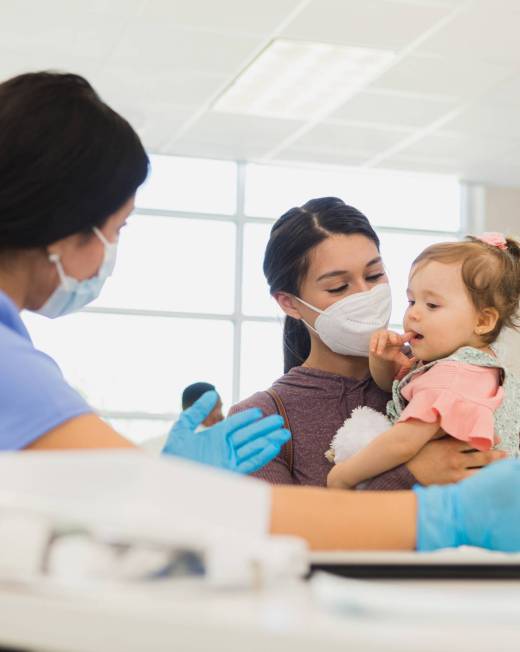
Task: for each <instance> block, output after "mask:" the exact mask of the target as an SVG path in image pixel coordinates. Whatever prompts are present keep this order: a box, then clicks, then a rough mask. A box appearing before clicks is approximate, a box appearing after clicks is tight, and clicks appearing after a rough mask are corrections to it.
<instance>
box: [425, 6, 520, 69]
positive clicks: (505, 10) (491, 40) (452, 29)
mask: <svg viewBox="0 0 520 652" xmlns="http://www.w3.org/2000/svg"><path fill="white" fill-rule="evenodd" d="M519 24H520V3H518V1H517V0H515V1H514V2H511V1H510V0H493V1H491V2H490V0H478V1H477V2H474V3H472V4H470V5H468V7H467V8H466V10H465V11H463V12H461V13H460V14H459V15H458V16H456V17H455V18H454V19H453V21H450V22H449V23H447V24H446V25H445V26H444V27H442V28H441V29H440V30H439V31H438V32H436V33H435V34H433V35H432V36H431V37H430V38H428V39H426V40H425V41H424V42H423V43H422V44H421V47H420V50H419V51H421V52H429V53H436V54H441V55H444V56H448V57H460V56H463V57H467V58H472V59H475V58H476V59H478V60H484V61H488V62H494V63H506V64H507V63H520V39H519V38H518V26H519ZM490 26H492V28H491V29H490Z"/></svg>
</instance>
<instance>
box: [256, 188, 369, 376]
mask: <svg viewBox="0 0 520 652" xmlns="http://www.w3.org/2000/svg"><path fill="white" fill-rule="evenodd" d="M353 233H360V234H362V235H365V236H366V237H367V238H369V239H370V240H372V241H373V242H375V244H376V246H377V248H378V249H379V239H378V237H377V235H376V233H375V231H374V229H373V228H372V227H371V225H370V222H369V221H368V220H367V218H366V217H365V216H364V215H363V214H362V213H360V212H359V211H358V210H357V209H356V208H353V207H352V206H347V204H345V202H343V201H342V200H341V199H338V198H337V197H320V198H318V199H311V200H310V201H308V202H307V203H306V204H304V205H303V206H301V207H297V208H291V210H289V211H287V213H284V214H283V215H282V216H281V217H280V218H279V219H278V220H277V221H276V222H275V224H274V226H273V228H272V229H271V237H270V238H269V242H268V243H267V248H266V250H265V257H264V274H265V277H266V279H267V283H268V285H269V289H270V292H271V294H272V295H274V294H276V293H277V292H287V293H288V294H292V295H294V296H298V295H299V292H300V286H301V284H302V282H303V280H304V278H305V275H306V274H307V271H308V268H309V254H310V252H311V251H312V249H314V247H316V246H317V245H318V244H319V243H320V242H322V241H323V240H325V239H326V238H328V237H329V236H331V235H334V234H343V235H351V234H353ZM310 350H311V340H310V336H309V332H308V331H307V328H306V326H305V324H304V323H303V322H302V321H301V320H300V319H294V318H293V317H286V318H285V325H284V338H283V354H284V373H287V372H288V371H289V370H290V369H292V368H293V367H296V366H299V365H301V364H302V363H303V362H305V360H306V359H307V357H308V356H309V353H310Z"/></svg>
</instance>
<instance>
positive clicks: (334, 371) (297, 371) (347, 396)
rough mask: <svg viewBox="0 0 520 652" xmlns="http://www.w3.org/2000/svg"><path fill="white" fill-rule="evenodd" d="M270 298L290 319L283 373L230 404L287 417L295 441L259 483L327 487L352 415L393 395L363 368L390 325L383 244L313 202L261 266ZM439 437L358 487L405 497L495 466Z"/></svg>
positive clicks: (283, 223)
mask: <svg viewBox="0 0 520 652" xmlns="http://www.w3.org/2000/svg"><path fill="white" fill-rule="evenodd" d="M264 274H265V277H266V279H267V282H268V284H269V288H270V292H271V295H272V296H273V297H274V299H275V300H276V301H277V302H278V304H279V305H280V307H281V308H282V310H283V311H284V312H285V313H286V315H287V316H286V319H285V327H284V372H285V375H284V376H282V377H281V378H280V379H278V380H277V381H275V383H274V384H273V386H272V388H271V389H270V390H268V391H262V392H257V393H256V394H254V395H253V396H251V397H250V398H248V399H246V400H244V401H242V402H241V403H239V404H238V405H235V406H234V407H233V408H232V409H231V413H236V412H240V411H242V410H245V409H246V408H251V407H258V408H260V409H261V410H262V412H263V413H264V414H276V412H280V413H283V412H285V413H286V416H287V420H288V422H289V425H290V429H291V432H292V442H290V443H289V444H287V445H286V446H285V447H284V449H283V450H282V452H281V453H280V454H279V455H278V456H277V457H276V458H275V459H274V460H273V461H272V462H271V463H270V464H268V465H266V466H265V467H264V468H262V469H261V470H260V471H259V472H258V473H257V474H256V475H257V477H260V478H263V479H265V480H268V481H269V482H271V483H273V484H300V485H317V486H324V485H325V484H326V478H327V474H328V472H329V471H330V469H331V463H330V462H329V461H328V460H327V459H326V458H325V455H324V454H325V451H327V449H328V448H329V445H330V441H331V438H332V436H333V435H334V434H335V433H336V431H337V430H338V428H339V427H340V426H341V425H342V424H343V422H344V420H345V418H346V417H348V416H349V415H350V414H351V412H352V410H354V409H355V408H356V407H359V406H362V405H367V406H370V407H372V408H374V409H376V410H379V411H384V409H385V405H386V402H387V400H388V399H389V395H388V394H387V393H386V392H384V391H383V390H381V389H379V387H377V385H376V384H375V382H374V381H373V380H372V378H371V377H370V374H369V370H368V357H367V356H368V342H369V336H370V333H371V332H373V331H374V330H376V329H378V328H383V327H385V326H386V322H387V321H388V319H389V318H390V294H389V286H388V278H387V275H386V272H385V268H384V265H383V260H382V258H381V255H380V251H379V238H378V237H377V234H376V233H375V231H374V229H373V228H372V226H371V225H370V223H369V221H368V219H367V218H366V217H365V216H364V215H363V214H362V213H360V212H359V211H358V210H356V209H355V208H353V207H352V206H347V205H346V204H345V203H344V202H343V201H342V200H341V199H338V198H336V197H323V198H320V199H312V200H310V201H308V202H307V203H306V204H304V205H303V206H301V207H299V208H292V209H291V210H289V211H288V212H287V213H285V214H284V215H282V217H280V218H279V219H278V221H277V222H276V223H275V224H274V226H273V228H272V230H271V237H270V239H269V242H268V244H267V249H266V252H265V258H264ZM501 457H502V454H501V453H499V452H497V451H489V452H485V453H484V452H477V451H471V450H469V449H468V446H467V445H466V444H464V443H462V442H460V441H457V440H455V439H452V438H451V437H445V438H443V439H440V440H436V441H432V442H431V443H429V444H427V445H426V446H425V447H424V448H423V449H422V450H421V452H420V453H418V455H417V456H416V457H415V458H414V459H413V460H411V461H410V462H409V463H408V464H407V465H406V466H400V467H397V468H395V469H393V470H392V471H389V472H387V473H385V474H382V475H381V476H378V477H377V478H373V479H372V480H371V481H370V482H368V483H364V485H363V488H364V489H373V490H385V489H406V488H410V487H411V486H413V485H414V484H415V483H416V482H417V481H418V482H419V483H421V484H424V485H428V484H434V483H435V484H444V483H448V482H457V481H459V480H461V479H462V478H464V477H466V476H467V475H469V473H470V469H471V468H475V467H481V466H485V465H487V464H489V463H490V462H492V461H495V460H497V459H500V458H501Z"/></svg>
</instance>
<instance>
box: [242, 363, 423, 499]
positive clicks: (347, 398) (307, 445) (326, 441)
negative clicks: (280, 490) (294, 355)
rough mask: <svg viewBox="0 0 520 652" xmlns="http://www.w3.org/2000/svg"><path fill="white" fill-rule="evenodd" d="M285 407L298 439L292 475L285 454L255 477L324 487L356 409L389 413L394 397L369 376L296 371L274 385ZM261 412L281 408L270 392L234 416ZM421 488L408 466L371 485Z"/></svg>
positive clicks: (365, 485)
mask: <svg viewBox="0 0 520 652" xmlns="http://www.w3.org/2000/svg"><path fill="white" fill-rule="evenodd" d="M273 389H274V390H276V392H277V393H278V395H279V396H280V398H281V399H282V401H283V404H284V407H285V410H286V412H287V416H288V418H289V423H290V426H291V432H292V439H293V472H292V474H291V472H290V469H289V465H288V461H287V458H286V456H285V455H284V454H283V452H282V453H281V454H280V455H278V456H277V457H275V459H274V460H273V461H272V462H270V463H269V464H267V465H266V466H264V468H263V469H260V471H258V472H257V473H255V474H254V475H255V476H256V477H257V478H262V479H264V480H267V481H268V482H271V483H272V484H299V485H315V486H320V487H322V486H325V485H326V484H327V475H328V473H329V471H330V470H331V468H332V464H331V463H330V462H328V461H327V459H326V458H325V452H326V451H327V450H328V449H329V448H330V442H331V440H332V437H333V436H334V435H335V434H336V432H337V430H338V428H340V427H341V426H342V425H343V423H344V421H345V419H346V418H347V417H348V416H350V414H351V413H352V410H354V408H356V407H359V406H361V405H367V406H368V407H371V408H373V409H374V410H378V411H379V412H383V413H384V412H385V407H386V403H387V401H388V400H389V398H390V395H389V394H387V393H386V392H384V391H383V390H381V389H380V388H379V387H378V386H377V385H376V383H375V382H374V381H373V380H372V378H371V377H370V376H367V377H365V378H363V379H362V380H358V379H356V378H345V377H344V376H339V375H337V374H331V373H328V372H326V371H320V370H318V369H310V368H308V367H294V368H293V369H291V370H290V371H289V372H288V373H287V374H285V376H282V377H281V378H280V379H279V380H277V381H276V382H275V383H274V384H273ZM252 407H258V408H260V409H261V410H262V412H263V413H264V415H266V416H267V415H269V414H276V413H277V409H276V404H275V402H274V400H273V398H272V397H271V396H270V395H269V394H268V393H267V392H265V391H264V392H257V393H256V394H253V396H251V397H249V398H247V399H245V400H244V401H241V402H240V403H237V405H234V406H233V407H232V408H231V410H230V414H235V413H236V412H242V411H243V410H246V409H248V408H252ZM415 483H416V480H415V478H414V476H413V475H412V474H411V473H410V471H408V469H407V468H406V466H398V467H396V468H395V469H393V470H391V471H387V472H386V473H383V474H381V475H379V476H377V477H376V478H373V479H372V480H369V481H368V482H364V483H363V489H370V490H374V491H381V490H383V491H384V490H397V489H409V488H410V487H411V486H412V485H413V484H415Z"/></svg>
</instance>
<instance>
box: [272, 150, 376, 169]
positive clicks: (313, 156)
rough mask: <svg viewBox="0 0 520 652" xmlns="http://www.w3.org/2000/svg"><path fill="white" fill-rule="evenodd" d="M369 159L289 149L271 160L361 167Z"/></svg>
mask: <svg viewBox="0 0 520 652" xmlns="http://www.w3.org/2000/svg"><path fill="white" fill-rule="evenodd" d="M368 158H369V155H368V154H362V153H361V152H359V153H357V154H356V153H354V152H346V151H338V150H337V149H335V150H317V149H305V148H297V147H289V148H288V149H284V150H283V152H281V153H280V154H278V155H277V156H276V157H274V158H273V160H276V161H277V162H283V161H291V162H299V163H324V164H326V165H348V166H357V165H362V164H363V163H365V161H367V160H368Z"/></svg>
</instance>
